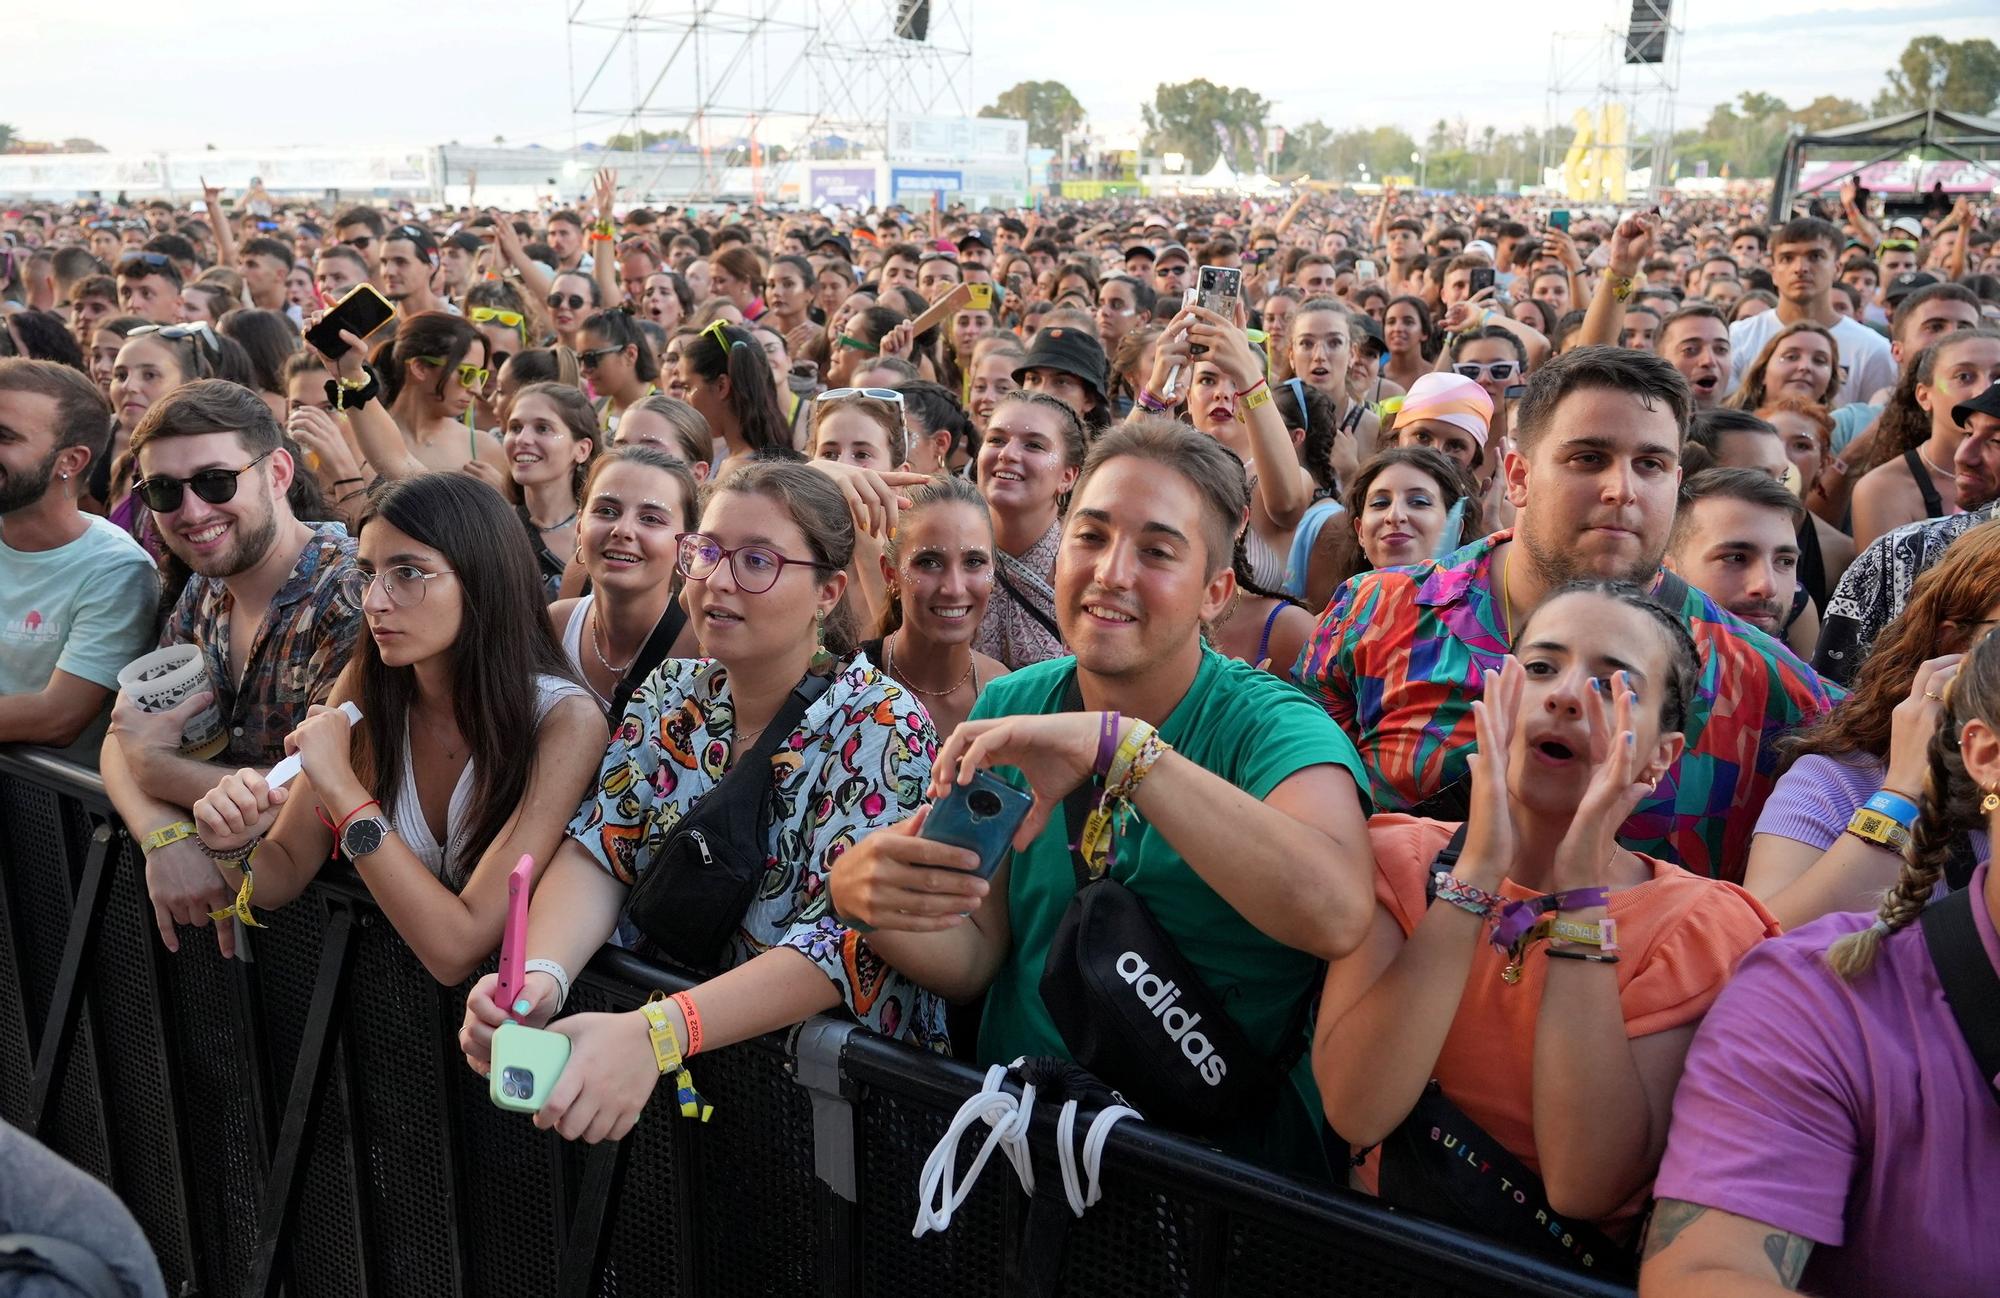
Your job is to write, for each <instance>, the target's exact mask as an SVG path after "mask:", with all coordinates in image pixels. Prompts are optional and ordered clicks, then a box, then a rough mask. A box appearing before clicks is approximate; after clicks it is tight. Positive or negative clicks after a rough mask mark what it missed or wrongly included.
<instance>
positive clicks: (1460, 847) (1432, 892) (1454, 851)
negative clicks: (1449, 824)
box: [1424, 824, 1465, 908]
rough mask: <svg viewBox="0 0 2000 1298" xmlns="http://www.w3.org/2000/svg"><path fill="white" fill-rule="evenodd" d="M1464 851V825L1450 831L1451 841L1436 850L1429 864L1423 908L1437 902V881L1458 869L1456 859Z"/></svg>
mask: <svg viewBox="0 0 2000 1298" xmlns="http://www.w3.org/2000/svg"><path fill="white" fill-rule="evenodd" d="M1464 851H1465V825H1464V824H1460V825H1459V827H1458V828H1457V829H1455V830H1453V831H1452V835H1451V841H1450V842H1448V843H1446V844H1445V845H1444V846H1443V847H1442V848H1440V849H1439V850H1438V854H1437V859H1436V860H1435V861H1432V862H1431V873H1430V878H1428V879H1426V880H1424V906H1425V907H1426V908H1428V907H1429V906H1430V904H1431V903H1432V902H1434V901H1436V900H1437V891H1438V880H1440V879H1442V878H1444V877H1445V876H1446V875H1447V874H1450V873H1451V872H1452V871H1453V870H1455V869H1457V868H1458V858H1459V856H1460V855H1461V854H1462V853H1463V852H1464Z"/></svg>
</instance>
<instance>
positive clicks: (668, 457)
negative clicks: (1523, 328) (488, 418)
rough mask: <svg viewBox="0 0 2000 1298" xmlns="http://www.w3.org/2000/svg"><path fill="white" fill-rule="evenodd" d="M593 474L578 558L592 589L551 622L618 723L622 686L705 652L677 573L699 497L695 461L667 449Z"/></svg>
mask: <svg viewBox="0 0 2000 1298" xmlns="http://www.w3.org/2000/svg"><path fill="white" fill-rule="evenodd" d="M635 413H636V412H635ZM631 422H633V421H632V420H628V421H627V423H631ZM587 473H588V475H589V476H588V477H587V478H586V479H585V480H584V486H583V516H582V518H581V519H580V520H578V522H577V556H578V559H579V561H580V563H581V566H582V568H583V570H584V573H585V575H586V576H588V578H589V582H590V589H589V591H588V592H587V593H585V594H583V595H581V596H579V597H577V598H575V599H562V600H557V601H556V602H555V603H553V604H551V605H550V606H549V621H550V624H551V625H552V626H553V627H554V628H555V632H556V637H557V639H559V640H561V641H562V647H563V653H564V654H566V655H567V656H568V658H569V661H570V665H571V666H572V667H574V668H575V669H576V674H577V677H578V679H580V680H582V681H583V683H584V685H585V686H586V687H588V688H589V690H590V692H591V693H592V694H593V695H595V696H596V698H597V701H598V704H599V705H600V706H601V707H602V708H603V709H604V711H605V713H606V715H607V716H609V717H610V718H612V719H613V720H614V721H615V720H616V719H617V718H618V717H619V716H620V715H622V714H623V712H624V710H625V709H624V702H625V699H624V698H622V697H620V692H619V687H620V686H621V684H623V683H625V682H627V681H631V680H633V679H635V678H637V679H644V678H645V677H646V676H648V675H651V673H652V670H653V668H655V667H657V666H659V664H660V661H661V660H662V659H665V658H693V657H696V656H698V655H699V654H700V653H701V642H700V641H699V640H697V639H696V638H695V634H694V631H693V628H692V624H691V623H690V621H689V618H688V614H687V610H686V609H684V608H683V607H681V601H680V592H681V578H680V574H679V572H678V571H676V569H675V566H674V565H675V563H676V562H677V560H678V555H679V545H680V538H681V536H682V535H684V534H686V533H688V532H693V531H695V530H697V529H698V528H699V527H700V525H701V523H700V518H699V515H698V513H697V504H696V501H697V496H698V494H699V493H698V489H697V484H696V482H695V478H694V474H693V473H691V472H690V471H689V467H688V464H687V462H686V461H684V460H682V459H681V458H680V457H679V456H677V455H675V454H673V453H672V452H670V451H666V450H662V449H661V448H659V447H657V446H650V445H625V446H613V447H611V448H609V449H608V450H606V451H605V452H604V453H603V454H602V455H599V456H598V457H597V458H596V459H594V460H593V461H591V463H590V465H589V467H588V469H587Z"/></svg>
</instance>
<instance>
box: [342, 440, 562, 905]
mask: <svg viewBox="0 0 2000 1298" xmlns="http://www.w3.org/2000/svg"><path fill="white" fill-rule="evenodd" d="M376 520H380V521H382V522H385V523H388V524H389V525H390V526H391V527H394V528H396V529H397V530H398V531H401V532H404V533H407V534H408V535H409V537H410V538H411V539H412V540H414V541H416V542H418V543H419V544H421V545H424V546H428V547H429V548H431V549H433V550H436V551H437V552H438V553H439V554H441V555H443V556H444V559H445V562H446V563H447V564H448V565H449V566H450V568H451V570H452V572H453V574H454V580H456V581H457V582H458V584H459V588H460V590H462V591H463V592H464V597H463V613H462V614H461V621H460V624H459V630H458V639H457V640H456V641H454V642H453V644H452V647H451V650H450V655H451V677H452V692H451V704H452V718H453V720H454V721H455V722H456V723H457V725H458V730H459V733H460V734H461V735H463V736H465V740H466V743H467V745H468V746H469V747H470V749H471V761H472V764H473V766H474V768H475V769H476V770H477V771H478V773H479V776H478V780H477V787H476V788H475V789H474V790H473V795H472V806H471V820H470V829H471V832H470V833H469V834H468V835H467V837H466V855H465V857H464V858H463V859H461V860H460V861H458V862H457V863H456V868H455V869H454V870H453V872H452V875H451V876H450V877H448V878H447V879H446V883H447V884H449V885H450V886H451V887H452V888H453V890H457V889H458V888H461V887H463V886H464V885H465V881H466V878H467V876H468V875H469V874H470V872H471V867H472V865H474V864H476V863H477V862H478V860H479V857H480V856H481V855H482V854H483V853H484V852H485V851H486V848H487V846H488V845H489V844H491V843H492V842H493V840H494V839H495V838H497V837H499V834H500V830H501V829H502V827H504V826H505V825H506V823H507V818H508V817H509V816H512V815H513V814H514V810H515V808H517V807H519V806H520V805H521V799H522V797H523V796H524V795H525V794H526V792H527V788H528V779H529V777H530V776H531V775H532V774H533V773H534V768H535V754H536V747H535V744H534V743H533V742H532V741H530V740H529V737H530V736H533V735H534V734H535V731H536V728H537V718H536V699H537V695H538V693H539V688H538V686H537V684H536V677H538V676H557V677H561V678H562V679H564V680H575V679H576V673H575V672H574V670H572V669H571V667H570V665H569V659H568V658H566V657H565V656H564V654H563V651H562V646H561V645H560V644H559V643H557V641H556V637H555V631H554V629H553V628H551V627H550V625H549V617H548V611H547V609H546V607H545V606H544V603H543V600H542V583H541V579H540V578H539V577H538V576H537V575H536V572H535V559H534V555H533V554H532V553H530V551H529V549H528V535H527V533H526V532H525V531H523V530H522V528H521V520H520V519H518V518H516V517H515V516H514V511H513V509H512V507H511V506H509V505H508V504H507V501H506V499H505V498H504V497H503V496H501V494H500V493H499V492H497V491H495V490H493V488H491V487H489V486H487V485H486V484H485V483H483V482H480V481H479V480H477V479H476V478H472V477H470V476H468V475H466V474H463V473H423V474H418V475H417V476H415V477H412V478H404V479H402V480H401V481H399V482H393V483H390V484H389V485H388V486H387V487H385V488H383V489H382V491H381V494H380V495H378V496H377V497H376V498H375V499H374V500H373V501H372V502H371V503H370V505H369V508H368V513H367V516H366V517H365V518H364V519H363V520H362V524H361V525H362V528H363V529H364V530H365V529H366V528H367V526H368V525H369V524H370V523H371V522H374V521H376ZM354 664H355V670H356V672H357V674H358V677H359V686H360V693H361V708H362V722H361V724H360V725H359V726H357V727H355V730H354V736H353V747H352V749H351V751H352V753H353V756H354V760H355V762H356V763H357V766H356V769H357V770H359V771H365V772H367V773H368V775H369V776H370V779H369V782H368V791H369V793H370V794H372V795H373V796H374V797H375V798H376V799H378V800H379V801H381V803H382V804H383V805H384V806H393V805H394V804H395V798H396V795H397V794H398V793H400V792H401V790H402V787H403V762H404V759H405V753H404V746H403V741H404V736H405V735H406V734H407V733H408V726H409V716H410V705H411V704H412V703H414V702H415V701H416V697H417V674H416V671H415V669H414V668H411V667H390V666H387V665H386V664H384V663H383V661H382V657H381V655H380V654H379V653H377V652H376V649H375V638H374V637H373V636H369V635H364V636H362V637H361V639H360V642H359V643H358V644H357V645H356V646H355V649H354ZM524 741H527V742H524ZM403 811H404V814H405V815H411V814H415V811H414V809H413V808H404V809H403ZM444 846H448V844H445V845H444Z"/></svg>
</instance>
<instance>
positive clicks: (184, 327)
mask: <svg viewBox="0 0 2000 1298" xmlns="http://www.w3.org/2000/svg"><path fill="white" fill-rule="evenodd" d="M147 334H158V335H159V336H160V337H162V338H164V339H166V340H167V341H168V342H170V343H177V342H181V341H183V340H185V339H188V338H192V339H194V340H195V341H196V342H199V343H200V344H201V345H202V346H204V347H206V348H208V350H210V351H212V352H214V353H215V354H216V355H218V356H220V355H221V354H222V344H221V343H219V342H217V341H216V340H215V329H214V328H213V327H212V326H211V325H210V324H209V323H208V322H207V321H206V320H200V321H196V322H195V323H193V324H171V325H140V326H139V327H138V328H136V329H133V330H132V331H130V332H129V333H127V334H126V335H125V336H126V337H127V338H143V337H145V336H146V335H147Z"/></svg>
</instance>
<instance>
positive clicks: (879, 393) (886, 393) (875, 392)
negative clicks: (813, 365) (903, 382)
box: [813, 388, 903, 406]
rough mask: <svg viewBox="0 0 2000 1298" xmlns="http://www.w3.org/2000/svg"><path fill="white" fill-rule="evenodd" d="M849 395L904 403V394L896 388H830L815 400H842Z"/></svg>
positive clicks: (898, 403)
mask: <svg viewBox="0 0 2000 1298" xmlns="http://www.w3.org/2000/svg"><path fill="white" fill-rule="evenodd" d="M848 397H867V398H869V399H871V400H874V401H891V402H894V403H895V404H897V405H899V406H900V405H902V404H903V394H902V393H900V392H898V391H896V389H894V388H829V389H827V390H826V391H825V392H822V393H820V394H819V395H818V396H816V397H814V398H813V400H815V401H840V400H844V399H846V398H848Z"/></svg>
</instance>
